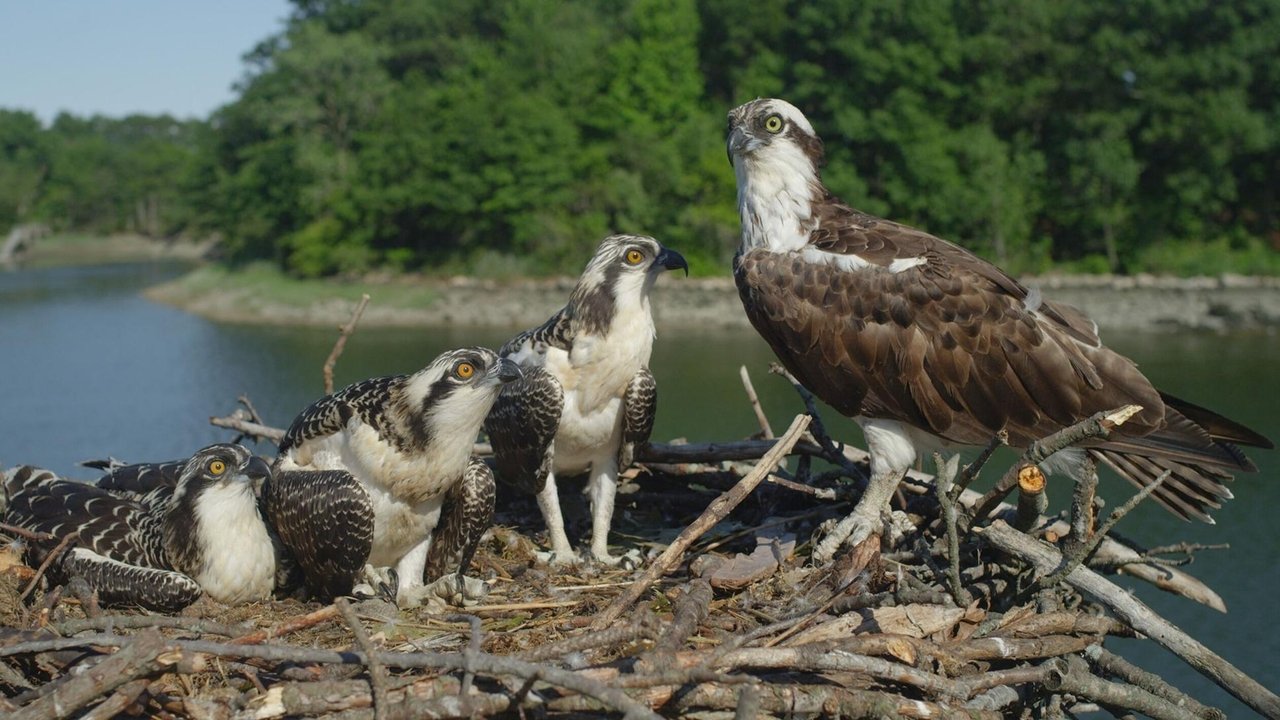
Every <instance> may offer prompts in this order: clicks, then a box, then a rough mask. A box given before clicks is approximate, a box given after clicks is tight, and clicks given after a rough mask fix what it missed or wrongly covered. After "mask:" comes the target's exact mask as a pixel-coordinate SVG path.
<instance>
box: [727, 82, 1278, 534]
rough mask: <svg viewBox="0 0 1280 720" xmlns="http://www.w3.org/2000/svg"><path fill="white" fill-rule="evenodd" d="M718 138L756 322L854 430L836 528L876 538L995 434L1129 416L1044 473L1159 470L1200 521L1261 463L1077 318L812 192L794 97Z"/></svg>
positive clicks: (740, 277)
mask: <svg viewBox="0 0 1280 720" xmlns="http://www.w3.org/2000/svg"><path fill="white" fill-rule="evenodd" d="M727 145H728V153H729V157H730V160H731V162H732V163H733V168H734V173H735V175H736V176H737V184H738V212H739V214H740V216H741V221H742V244H741V247H740V248H739V250H738V253H737V255H736V257H735V258H734V263H733V270H734V279H735V281H736V282H737V286H738V292H739V295H740V296H741V299H742V304H743V307H744V308H745V309H746V312H747V315H748V317H749V318H750V320H751V324H752V325H753V326H754V327H755V328H756V330H757V331H758V332H759V333H760V335H761V336H763V337H764V339H765V340H766V341H768V343H769V345H770V346H771V347H772V348H773V351H774V352H775V353H776V354H777V356H778V358H779V359H780V360H782V363H783V364H784V365H785V366H786V367H787V369H788V370H790V371H791V373H792V374H794V375H795V377H796V378H797V379H798V380H799V381H800V382H801V383H803V384H804V385H805V386H806V387H808V388H809V389H810V390H812V391H813V392H814V393H815V394H816V395H817V396H818V397H820V398H821V399H822V400H824V401H825V402H827V403H828V404H830V405H831V406H833V407H834V408H836V409H837V410H839V411H840V412H841V413H843V414H845V415H848V416H849V417H852V418H853V419H854V420H855V421H857V422H858V424H859V425H861V426H862V429H863V430H864V432H865V434H866V438H867V444H868V447H869V450H870V452H871V474H872V478H871V481H870V483H869V484H868V487H867V491H866V494H865V495H864V496H863V498H862V499H861V500H860V501H859V503H858V505H857V507H856V508H855V510H854V511H853V515H852V516H851V518H850V520H851V521H852V522H850V523H844V524H843V525H845V526H846V527H847V526H852V532H851V534H850V539H851V540H852V541H853V542H855V543H856V542H860V541H861V540H863V539H865V538H866V537H868V536H869V535H870V534H871V533H872V532H874V531H876V529H877V528H878V527H879V523H880V519H879V518H880V513H881V511H882V510H883V509H885V508H886V506H887V503H888V501H889V498H890V496H891V495H892V494H893V491H894V489H895V488H896V487H897V484H898V482H899V481H900V480H901V479H902V476H903V474H904V473H905V471H906V470H907V469H908V468H909V467H910V466H911V465H912V464H913V463H914V462H915V459H916V456H917V454H918V453H920V452H922V451H924V450H926V449H933V448H938V447H943V446H953V445H980V444H985V443H986V442H988V441H989V439H990V438H991V437H992V436H993V435H994V434H995V433H996V432H997V431H999V430H1005V431H1007V432H1008V434H1009V442H1010V444H1011V445H1013V446H1015V447H1025V446H1026V445H1027V444H1029V443H1030V442H1032V441H1034V440H1036V439H1039V438H1042V437H1044V436H1046V435H1049V434H1050V433H1053V432H1055V431H1057V430H1060V429H1062V428H1064V427H1066V426H1069V425H1071V424H1073V423H1076V422H1078V421H1080V420H1083V419H1085V418H1087V417H1089V416H1090V415H1091V414H1093V413H1095V412H1097V411H1101V410H1106V409H1112V408H1116V407H1118V406H1121V405H1126V404H1135V405H1139V406H1141V407H1142V411H1141V412H1140V413H1139V414H1137V415H1136V416H1134V417H1133V418H1131V419H1129V420H1128V421H1127V422H1126V423H1125V424H1124V425H1123V426H1121V427H1120V428H1118V429H1117V430H1116V432H1115V433H1113V434H1112V436H1111V438H1110V439H1109V440H1095V441H1089V442H1087V443H1085V444H1084V445H1083V447H1082V448H1080V449H1071V450H1066V451H1063V452H1061V453H1058V454H1057V455H1056V456H1054V457H1052V458H1050V460H1051V462H1050V463H1049V464H1050V466H1051V467H1052V466H1055V465H1056V467H1057V468H1058V469H1065V470H1067V471H1068V472H1071V471H1073V470H1074V471H1075V472H1079V471H1080V469H1081V462H1082V461H1083V460H1084V457H1085V456H1086V455H1087V456H1089V457H1091V458H1092V459H1094V460H1098V461H1101V462H1103V463H1105V464H1106V465H1108V466H1110V467H1111V468H1112V469H1114V470H1115V471H1116V472H1117V473H1119V474H1120V475H1121V476H1123V477H1124V478H1126V479H1127V480H1129V481H1130V482H1132V483H1134V484H1135V485H1137V486H1139V487H1143V486H1146V485H1148V484H1150V483H1152V482H1154V481H1155V480H1156V479H1157V478H1158V477H1159V476H1160V475H1161V474H1162V473H1164V472H1165V471H1169V472H1170V473H1171V475H1170V477H1169V478H1168V480H1167V481H1166V482H1165V483H1164V485H1162V486H1161V487H1160V488H1159V489H1157V490H1156V491H1155V497H1156V499H1157V500H1158V501H1159V502H1160V503H1161V504H1162V505H1163V506H1164V507H1165V508H1167V509H1168V510H1170V511H1171V512H1173V513H1174V514H1175V515H1178V516H1179V517H1182V518H1191V517H1195V518H1199V519H1201V520H1204V521H1206V522H1212V520H1211V519H1210V518H1209V515H1208V514H1207V511H1208V510H1209V509H1211V508H1218V507H1221V503H1222V501H1223V500H1225V499H1228V498H1230V497H1231V493H1230V491H1228V490H1227V488H1226V486H1225V485H1224V482H1225V481H1227V480H1229V479H1230V478H1231V474H1232V473H1233V472H1236V471H1253V470H1256V468H1255V467H1254V465H1253V464H1252V463H1251V462H1250V461H1249V460H1248V458H1246V457H1245V456H1244V454H1243V453H1242V452H1241V451H1240V450H1239V449H1238V448H1237V447H1236V443H1239V444H1242V445H1252V446H1256V447H1264V448H1270V447H1272V444H1271V442H1270V441H1269V440H1267V439H1266V438H1264V437H1262V436H1261V435H1259V434H1258V433H1256V432H1254V431H1252V430H1249V429H1248V428H1245V427H1243V426H1241V425H1239V424H1238V423H1235V422H1232V421H1230V420H1228V419H1226V418H1224V417H1222V416H1220V415H1217V414H1215V413H1213V412H1211V411H1209V410H1206V409H1204V408H1201V407H1198V406H1196V405H1193V404H1191V403H1189V402H1186V401H1183V400H1180V399H1178V398H1175V397H1173V396H1171V395H1168V394H1167V393H1162V392H1160V391H1159V390H1157V389H1155V388H1154V387H1152V385H1151V383H1150V382H1149V381H1148V380H1147V378H1146V377H1144V376H1143V375H1142V373H1141V372H1139V371H1138V369H1137V366H1136V365H1135V364H1134V363H1133V362H1132V361H1131V360H1129V359H1128V358H1125V357H1124V356H1122V355H1120V354H1118V353H1116V352H1114V351H1112V350H1110V349H1108V348H1107V347H1106V346H1104V345H1103V344H1102V342H1101V340H1100V339H1099V338H1098V332H1097V326H1096V325H1095V324H1094V323H1093V322H1091V321H1090V320H1089V319H1088V318H1087V317H1085V315H1084V314H1083V313H1082V312H1081V311H1079V310H1077V309H1076V308H1073V307H1070V306H1068V305H1063V304H1059V303H1054V302H1051V301H1049V300H1046V299H1043V298H1041V296H1040V294H1039V292H1038V291H1037V290H1028V289H1027V288H1025V287H1024V286H1022V285H1021V284H1020V283H1018V282H1017V281H1016V280H1014V279H1013V278H1011V277H1010V276H1009V275H1007V274H1005V273H1004V272H1003V271H1002V270H1000V269H999V268H997V267H996V266H994V265H992V264H991V263H988V262H987V261H985V260H983V259H981V258H979V257H977V256H976V255H974V254H972V253H970V252H968V251H967V250H965V249H963V248H961V247H959V246H957V245H953V244H952V243H949V242H947V241H945V240H941V239H939V238H936V237H934V236H932V235H929V234H928V233H925V232H923V231H921V230H917V229H914V228H911V227H907V226H905V225H900V224H898V223H895V222H891V221H888V220H883V219H881V218H877V217H874V216H871V215H868V214H866V213H863V212H860V211H858V210H855V209H853V208H851V207H849V206H848V205H845V204H844V203H843V202H841V201H840V200H839V199H837V198H836V197H835V196H833V195H832V194H831V193H830V192H829V191H828V190H827V189H826V188H825V187H824V186H823V185H822V180H821V177H820V175H819V170H818V169H819V167H820V165H821V164H822V157H823V146H822V141H821V140H820V139H819V138H818V136H817V134H815V133H814V130H813V126H812V125H810V124H809V121H808V120H807V119H806V118H805V116H804V115H803V114H801V112H800V111H799V110H797V109H796V108H795V107H794V106H792V105H791V104H789V103H787V102H784V101H782V100H773V99H761V100H755V101H753V102H749V103H746V104H745V105H742V106H740V107H738V108H736V109H734V110H732V111H731V112H730V113H729V128H728V139H727Z"/></svg>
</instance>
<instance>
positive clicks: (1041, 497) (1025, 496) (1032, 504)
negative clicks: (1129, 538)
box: [1013, 465, 1107, 542]
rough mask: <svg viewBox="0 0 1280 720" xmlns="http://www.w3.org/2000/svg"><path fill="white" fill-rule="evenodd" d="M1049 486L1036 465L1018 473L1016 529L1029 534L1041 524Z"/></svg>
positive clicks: (1047, 503)
mask: <svg viewBox="0 0 1280 720" xmlns="http://www.w3.org/2000/svg"><path fill="white" fill-rule="evenodd" d="M1047 485H1048V482H1047V481H1046V480H1045V477H1044V473H1043V472H1041V471H1040V468H1039V467H1038V466H1036V465H1025V466H1023V467H1022V469H1021V470H1019V471H1018V511H1017V514H1016V515H1015V516H1014V519H1013V526H1014V527H1016V528H1018V529H1019V530H1021V531H1022V532H1028V531H1030V530H1031V528H1033V527H1035V526H1036V525H1037V524H1038V523H1039V522H1040V516H1041V515H1043V514H1044V511H1045V510H1047V509H1048V508H1049V495H1048V493H1046V492H1045V488H1046V486H1047ZM1106 536H1107V534H1106V533H1104V532H1100V533H1098V537H1099V538H1104V537H1106ZM1099 542H1101V539H1099Z"/></svg>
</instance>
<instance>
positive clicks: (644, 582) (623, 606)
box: [591, 415, 811, 631]
mask: <svg viewBox="0 0 1280 720" xmlns="http://www.w3.org/2000/svg"><path fill="white" fill-rule="evenodd" d="M810 421H811V417H810V416H809V415H797V416H796V418H795V420H793V421H792V422H791V427H790V428H788V429H787V432H786V433H784V434H783V436H782V438H781V439H780V440H779V441H778V444H777V445H774V446H773V448H772V449H770V450H769V452H768V453H766V454H765V456H764V457H763V458H761V460H760V462H758V463H756V466H755V468H753V469H752V470H751V472H750V473H748V474H747V475H746V476H745V477H743V478H742V479H741V480H739V481H738V483H737V484H736V485H734V486H733V488H731V489H730V490H728V491H727V492H725V493H723V494H721V495H720V497H718V498H716V499H715V501H713V502H712V503H711V505H709V506H708V507H707V509H706V510H705V511H703V513H702V515H701V516H699V517H698V519H697V520H694V521H693V523H692V524H690V525H689V526H688V527H686V528H685V529H684V531H683V532H681V533H680V535H679V537H677V538H676V539H675V541H674V542H672V543H671V545H669V546H668V547H667V549H666V550H665V551H663V553H662V555H660V556H658V559H657V560H654V561H653V564H652V565H650V566H649V567H648V568H647V569H646V570H645V571H644V574H642V575H641V576H640V578H639V579H637V580H636V581H635V582H634V583H632V584H631V586H630V587H628V588H627V589H626V590H625V591H624V592H623V593H622V594H621V595H619V596H618V598H617V599H616V600H614V601H613V604H611V605H610V606H609V607H607V608H605V609H604V611H603V612H601V613H600V614H599V615H597V616H596V618H595V620H594V621H593V622H592V623H591V627H592V629H593V630H596V631H599V630H603V629H604V628H606V627H608V626H609V625H611V624H612V623H613V622H614V621H615V620H617V619H618V617H619V616H620V615H622V613H623V612H625V611H626V610H627V608H629V607H631V604H632V603H634V602H635V601H636V600H638V599H639V598H640V596H641V595H643V594H644V593H645V592H646V591H647V590H648V589H649V586H651V585H652V584H653V583H654V582H655V581H656V580H657V579H658V578H659V577H661V576H663V575H664V574H666V573H667V572H669V571H670V570H671V569H672V568H674V567H675V566H676V565H677V564H678V563H679V562H680V559H681V558H682V557H684V552H685V550H687V549H688V548H689V546H690V545H692V544H693V542H694V541H695V540H697V539H698V538H700V537H702V534H703V533H705V532H706V531H707V530H710V529H711V527H712V526H713V525H715V524H716V523H718V522H720V521H721V520H723V519H724V517H725V516H726V515H728V514H729V512H730V511H732V510H733V509H734V508H735V507H737V506H738V505H739V504H740V503H741V502H742V501H743V500H745V499H746V497H747V496H748V495H750V494H751V491H752V490H754V489H755V488H756V486H757V485H759V484H760V483H761V482H762V481H763V480H764V479H765V477H766V476H768V474H769V473H771V472H773V469H774V468H775V467H777V465H778V463H779V462H781V460H782V458H783V457H784V456H785V455H786V454H787V453H788V452H790V451H791V448H792V446H793V445H795V443H796V441H798V440H799V439H800V435H801V434H802V433H803V432H804V430H805V428H807V427H808V426H809V422H810Z"/></svg>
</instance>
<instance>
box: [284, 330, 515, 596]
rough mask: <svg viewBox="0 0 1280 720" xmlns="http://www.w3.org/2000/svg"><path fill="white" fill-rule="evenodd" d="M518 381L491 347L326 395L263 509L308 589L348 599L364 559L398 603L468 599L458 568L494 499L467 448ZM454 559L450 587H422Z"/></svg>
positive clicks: (439, 581)
mask: <svg viewBox="0 0 1280 720" xmlns="http://www.w3.org/2000/svg"><path fill="white" fill-rule="evenodd" d="M519 377H520V368H519V367H517V366H516V364H515V363H513V362H511V361H510V360H505V359H501V358H499V357H498V355H497V354H496V353H494V352H493V351H492V350H488V349H486V348H478V347H476V348H464V349H461V350H453V351H450V352H446V353H443V354H442V355H440V356H439V357H437V358H436V359H435V360H433V361H432V362H431V363H430V364H429V365H427V366H426V367H425V368H423V369H422V370H419V371H418V372H416V373H414V374H412V375H397V376H394V377H380V378H373V379H371V380H365V381H363V382H358V383H355V384H354V385H350V386H348V387H346V388H344V389H342V390H339V391H338V392H336V393H334V394H332V395H327V396H325V397H324V398H321V399H320V400H317V401H316V402H315V403H313V404H312V405H311V406H310V407H308V408H307V409H306V410H304V411H303V412H302V414H300V415H299V416H298V417H297V418H296V419H295V420H294V421H293V425H292V426H290V428H289V430H288V432H286V433H285V436H284V439H283V440H282V441H281V443H280V453H279V456H278V457H277V458H276V462H275V465H274V466H273V476H272V479H271V481H270V482H269V483H268V484H267V487H266V488H265V490H264V493H263V505H264V507H265V511H266V514H267V516H268V517H269V518H271V520H272V525H273V526H274V527H275V530H276V532H277V533H278V534H279V536H280V540H281V543H282V544H283V545H284V547H285V548H286V549H287V551H288V553H289V555H290V556H291V559H292V560H293V561H295V562H296V563H297V565H298V567H299V569H300V570H301V572H302V574H303V576H304V578H303V582H304V583H305V585H306V587H307V590H308V591H309V592H311V593H312V594H314V595H319V596H328V597H331V596H333V595H339V594H345V593H349V592H351V590H352V586H353V585H354V583H355V582H356V580H357V578H358V576H359V574H360V571H361V569H362V568H365V566H366V563H368V564H370V565H372V566H375V567H387V566H391V567H393V568H394V570H395V573H396V576H397V578H398V582H397V588H396V602H397V604H399V605H400V606H402V607H412V606H416V605H419V604H421V603H422V602H423V601H424V600H426V599H428V598H429V597H432V596H437V595H445V596H447V597H452V596H453V595H454V593H455V592H456V591H462V592H463V593H464V595H465V594H466V592H467V591H466V587H465V585H464V584H463V578H462V573H463V571H464V570H465V569H466V565H467V564H468V563H469V562H470V559H471V554H472V553H473V552H474V551H475V548H476V545H477V544H478V543H479V542H480V536H481V535H482V534H483V533H484V531H485V530H486V529H487V528H488V527H489V523H490V522H491V521H492V518H493V498H494V483H493V476H492V473H491V472H490V471H489V470H488V468H487V467H486V466H485V465H484V464H483V463H481V462H480V461H478V460H476V459H474V458H472V457H471V449H472V445H473V443H474V441H475V437H476V434H477V433H478V432H479V431H480V425H481V423H482V422H484V417H485V415H486V414H487V413H488V412H489V408H490V407H492V405H493V401H494V399H495V398H496V397H497V395H498V390H499V388H501V386H502V385H503V383H507V382H510V381H512V380H515V379H517V378H519ZM442 516H443V519H442ZM459 558H460V560H459ZM458 562H461V564H460V565H457V567H458V573H457V577H456V587H454V586H452V585H451V584H450V583H452V582H454V581H455V578H454V577H451V576H444V577H438V578H436V577H433V578H432V580H435V581H436V582H433V583H431V584H430V585H428V584H426V582H425V578H424V569H425V568H428V567H430V568H432V569H433V571H435V572H442V571H443V569H444V568H446V567H450V566H454V565H456V564H457V563H458Z"/></svg>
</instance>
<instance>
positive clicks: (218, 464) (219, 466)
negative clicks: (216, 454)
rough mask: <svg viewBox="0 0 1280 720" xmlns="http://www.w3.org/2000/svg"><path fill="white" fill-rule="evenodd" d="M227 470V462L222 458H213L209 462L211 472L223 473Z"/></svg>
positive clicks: (215, 473) (214, 473)
mask: <svg viewBox="0 0 1280 720" xmlns="http://www.w3.org/2000/svg"><path fill="white" fill-rule="evenodd" d="M226 471H227V464H226V463H224V462H222V461H221V460H213V461H211V462H210V463H209V472H210V473H211V474H213V475H221V474H222V473H224V472H226Z"/></svg>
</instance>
